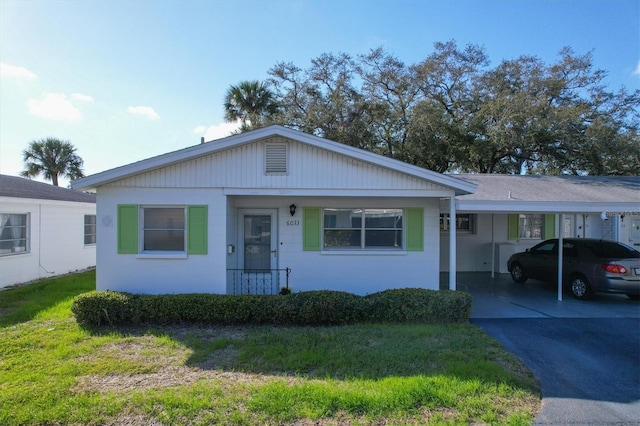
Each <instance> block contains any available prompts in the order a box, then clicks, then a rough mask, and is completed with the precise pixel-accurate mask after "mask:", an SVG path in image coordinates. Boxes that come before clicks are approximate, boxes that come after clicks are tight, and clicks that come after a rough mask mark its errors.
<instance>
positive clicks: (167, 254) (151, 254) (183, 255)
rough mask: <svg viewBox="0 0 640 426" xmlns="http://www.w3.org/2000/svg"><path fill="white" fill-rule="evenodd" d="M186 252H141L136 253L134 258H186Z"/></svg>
mask: <svg viewBox="0 0 640 426" xmlns="http://www.w3.org/2000/svg"><path fill="white" fill-rule="evenodd" d="M186 258H187V253H186V252H184V251H168V252H143V253H138V254H137V255H136V259H186Z"/></svg>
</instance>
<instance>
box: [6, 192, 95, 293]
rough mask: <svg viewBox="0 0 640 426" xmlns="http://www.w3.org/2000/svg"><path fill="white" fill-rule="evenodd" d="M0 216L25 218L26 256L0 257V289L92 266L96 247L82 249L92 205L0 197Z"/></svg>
mask: <svg viewBox="0 0 640 426" xmlns="http://www.w3.org/2000/svg"><path fill="white" fill-rule="evenodd" d="M0 212H2V213H16V214H28V215H29V216H28V217H29V225H28V235H29V237H28V238H29V243H28V244H29V252H28V253H25V254H16V255H12V256H0V288H2V287H6V286H9V285H13V284H19V283H24V282H28V281H32V280H35V279H39V278H46V277H52V276H56V275H61V274H66V273H68V272H72V271H76V270H82V269H86V268H89V267H92V266H95V264H96V246H95V245H87V246H85V245H84V216H85V215H93V214H95V213H96V205H95V204H93V203H79V202H70V201H54V200H36V199H29V198H13V197H0Z"/></svg>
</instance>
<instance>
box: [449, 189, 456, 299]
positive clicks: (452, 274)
mask: <svg viewBox="0 0 640 426" xmlns="http://www.w3.org/2000/svg"><path fill="white" fill-rule="evenodd" d="M457 228H458V227H457V226H456V197H455V195H451V198H449V290H455V289H456V263H457V262H456V230H457Z"/></svg>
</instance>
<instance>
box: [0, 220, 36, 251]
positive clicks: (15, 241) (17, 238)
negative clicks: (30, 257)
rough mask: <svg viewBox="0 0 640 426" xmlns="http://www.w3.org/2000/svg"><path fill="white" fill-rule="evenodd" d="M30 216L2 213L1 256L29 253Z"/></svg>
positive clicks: (0, 229)
mask: <svg viewBox="0 0 640 426" xmlns="http://www.w3.org/2000/svg"><path fill="white" fill-rule="evenodd" d="M29 249H30V247H29V214H28V213H24V214H20V213H18V214H16V213H0V256H11V255H15V254H25V253H29Z"/></svg>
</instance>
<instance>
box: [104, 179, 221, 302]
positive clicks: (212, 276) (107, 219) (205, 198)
mask: <svg viewBox="0 0 640 426" xmlns="http://www.w3.org/2000/svg"><path fill="white" fill-rule="evenodd" d="M225 200H226V197H225V196H224V195H223V193H222V190H221V189H219V188H202V189H190V190H184V189H172V188H140V189H137V188H127V189H124V188H117V187H101V188H100V190H99V191H98V197H97V201H98V202H97V204H98V212H97V220H96V222H97V239H98V253H97V255H98V259H99V261H98V265H97V268H96V274H97V279H96V281H97V282H96V286H97V289H98V290H113V291H126V292H131V293H148V294H164V293H225V291H226V271H225V269H226V237H225V234H226V218H227V215H226V201H225ZM118 204H137V205H207V206H208V210H207V211H208V218H207V222H208V254H206V255H189V256H188V257H186V258H180V259H176V258H173V259H171V258H169V259H167V258H162V257H156V258H144V257H142V256H139V255H135V254H118V253H117V217H118V212H117V208H118Z"/></svg>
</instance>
